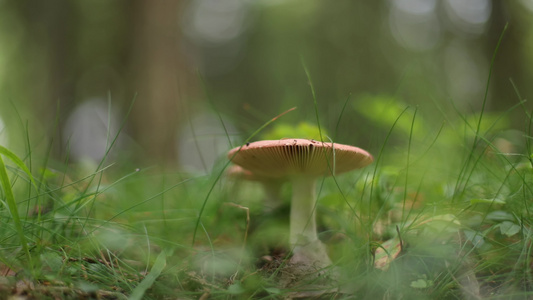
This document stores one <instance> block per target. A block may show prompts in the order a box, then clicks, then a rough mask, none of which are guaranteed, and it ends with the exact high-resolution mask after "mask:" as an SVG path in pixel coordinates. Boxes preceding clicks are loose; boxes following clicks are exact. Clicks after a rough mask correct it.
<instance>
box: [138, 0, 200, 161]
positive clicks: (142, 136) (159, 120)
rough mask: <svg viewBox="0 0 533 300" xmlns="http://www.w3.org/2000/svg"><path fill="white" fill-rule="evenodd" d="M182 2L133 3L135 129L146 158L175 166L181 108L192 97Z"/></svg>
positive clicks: (141, 0)
mask: <svg viewBox="0 0 533 300" xmlns="http://www.w3.org/2000/svg"><path fill="white" fill-rule="evenodd" d="M181 2H182V1H148V0H137V1H135V2H134V7H135V8H134V10H135V11H134V12H133V18H132V23H133V24H134V28H133V31H132V36H133V44H132V49H131V50H132V57H131V63H132V70H131V72H132V73H131V75H132V80H131V83H132V86H131V90H133V91H137V100H136V103H135V106H134V109H133V116H132V121H133V123H132V125H133V132H134V136H135V138H136V140H137V142H138V143H139V144H140V146H141V147H142V149H143V150H144V153H143V156H144V158H148V159H149V160H152V161H166V162H168V161H175V159H176V157H177V150H176V136H177V129H178V126H179V122H180V119H181V118H182V117H183V115H182V113H181V112H180V107H181V106H182V105H181V104H180V103H181V102H182V101H183V98H185V97H186V96H187V94H188V92H189V91H187V90H185V89H184V87H185V86H187V85H188V83H189V81H190V80H189V79H188V78H191V75H190V74H187V73H188V72H187V71H186V68H184V66H183V64H184V61H183V56H182V54H181V52H182V51H181V50H182V49H181V44H180V40H181V32H180V30H179V16H180V6H181V4H182V3H181Z"/></svg>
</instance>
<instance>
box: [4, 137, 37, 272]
mask: <svg viewBox="0 0 533 300" xmlns="http://www.w3.org/2000/svg"><path fill="white" fill-rule="evenodd" d="M0 147H1V146H0ZM1 149H3V150H5V151H7V153H9V154H12V153H11V152H10V151H8V150H7V149H5V148H4V147H1ZM2 154H4V153H3V151H2ZM8 157H10V156H8ZM13 157H14V158H15V161H16V162H15V163H16V164H17V165H18V163H17V161H18V160H19V159H18V157H16V156H15V155H14V154H13ZM10 158H11V157H10ZM20 162H22V161H20ZM22 165H23V166H24V164H22ZM24 168H26V166H24ZM30 178H31V177H30ZM0 184H1V185H2V187H3V189H4V195H5V197H6V203H7V206H8V209H9V212H10V213H11V217H12V218H13V222H14V223H15V229H16V231H17V234H18V236H19V239H20V245H21V246H22V250H23V251H24V253H25V254H26V256H27V258H28V262H29V263H30V267H33V264H32V260H31V255H30V251H29V249H28V243H27V241H26V236H25V235H24V229H23V228H22V223H21V221H20V216H19V212H18V208H17V203H16V202H15V196H14V195H13V190H12V189H11V181H10V180H9V176H8V175H7V169H6V165H5V164H4V159H3V158H2V156H1V155H0Z"/></svg>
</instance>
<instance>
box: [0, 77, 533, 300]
mask: <svg viewBox="0 0 533 300" xmlns="http://www.w3.org/2000/svg"><path fill="white" fill-rule="evenodd" d="M306 73H307V71H306ZM307 75H308V79H309V81H310V82H311V80H310V78H309V77H310V76H309V74H308V73H307ZM311 88H312V94H313V97H314V88H313V87H311ZM517 94H518V93H517ZM518 95H519V94H518ZM364 100H365V101H368V96H367V97H366V98H365V99H364ZM314 101H315V104H316V101H317V100H316V98H314ZM357 101H358V100H357V99H351V97H350V98H348V99H346V102H345V103H344V106H343V107H342V111H341V115H343V116H345V117H346V115H348V111H349V110H350V109H351V105H349V104H353V107H354V108H355V109H357V107H359V106H358V104H357ZM373 101H374V103H376V104H377V105H375V107H374V109H376V110H377V111H375V112H374V114H378V115H381V116H389V117H388V119H387V118H385V117H384V118H381V119H379V120H377V119H376V120H374V121H373V122H382V123H381V124H378V123H376V128H378V127H379V126H382V125H383V124H387V125H386V126H388V127H387V128H388V129H387V130H386V131H377V132H378V133H377V134H376V135H379V140H380V142H379V144H377V145H374V149H375V150H374V151H372V152H373V153H374V155H375V162H374V164H373V165H371V166H370V167H367V168H366V169H364V170H360V171H355V172H351V173H348V174H344V175H340V176H336V177H333V178H332V177H328V178H324V179H323V180H322V181H321V182H319V184H318V197H319V201H318V205H317V207H316V210H317V217H318V224H319V227H320V238H321V240H322V241H324V243H325V244H326V245H327V247H328V252H329V254H330V257H331V258H332V261H333V263H334V268H332V269H334V272H332V273H328V272H327V270H326V272H325V273H321V274H323V276H322V277H321V278H320V277H319V278H317V277H314V278H304V279H299V280H295V281H294V282H292V283H290V284H287V281H289V282H290V281H291V280H292V279H294V278H291V277H290V274H286V273H284V268H283V265H284V264H285V263H286V258H287V257H288V256H289V255H290V249H289V248H288V245H287V244H288V241H287V240H288V227H287V226H288V224H287V219H288V217H287V212H288V208H287V207H286V206H284V207H281V208H279V209H277V210H274V211H272V212H268V213H265V212H264V210H263V205H262V203H261V199H262V197H263V192H262V190H261V189H260V187H259V186H258V185H256V184H254V183H250V182H238V181H235V180H232V179H230V178H227V177H226V176H225V172H224V170H225V168H226V167H227V166H228V160H227V159H226V158H225V157H222V158H220V161H219V162H218V163H217V164H216V165H215V166H214V167H213V170H212V172H211V173H210V174H209V175H207V176H196V175H194V174H187V173H181V172H175V173H163V172H162V171H160V170H157V169H156V168H152V169H151V168H147V169H140V168H139V167H138V166H132V165H130V164H129V163H128V162H124V161H120V160H118V161H116V162H115V163H111V164H106V161H107V160H106V159H105V158H104V160H102V162H99V163H98V164H95V165H93V166H90V167H91V168H90V169H88V168H87V167H86V166H85V167H84V168H81V167H80V166H78V165H76V164H65V163H59V162H55V161H53V160H52V159H50V157H49V156H48V155H44V158H40V157H38V154H36V153H38V151H36V150H35V149H31V148H30V147H29V145H30V144H29V142H28V143H27V145H28V149H27V150H26V152H25V153H19V154H18V156H17V155H16V154H15V153H13V152H11V151H10V150H8V149H6V148H3V147H2V148H0V156H1V158H2V160H0V182H1V186H2V194H1V201H2V204H3V205H2V206H1V207H0V272H1V273H0V297H2V298H8V297H9V296H11V295H20V296H23V297H28V298H39V299H40V298H50V299H55V298H71V299H78V298H99V299H126V298H130V299H176V298H179V299H198V298H201V299H206V298H208V297H209V299H219V298H220V299H243V298H256V299H283V298H286V297H289V296H291V295H292V296H294V295H297V294H298V293H300V295H305V294H303V293H308V294H307V295H309V293H310V292H311V291H310V290H312V289H313V288H318V289H319V290H320V291H323V290H324V282H325V283H326V285H331V287H332V288H336V292H328V293H325V294H323V295H322V298H324V299H332V298H334V299H391V298H394V299H395V298H403V299H479V298H490V299H524V298H531V297H533V286H532V285H533V275H532V271H531V265H532V257H533V256H532V255H533V253H532V252H533V249H532V244H533V243H532V237H533V232H532V229H531V226H532V224H531V223H532V216H531V213H532V210H533V203H532V202H531V199H532V198H533V184H532V183H533V164H532V153H531V146H530V143H531V131H530V130H531V123H532V114H531V113H530V112H528V111H527V110H526V108H525V106H524V105H523V101H522V99H521V97H520V96H519V102H518V104H517V105H515V106H513V107H512V108H511V109H510V110H517V109H521V110H522V111H523V113H524V114H523V115H524V124H525V129H524V130H522V131H521V132H520V134H519V138H518V139H517V138H516V131H509V130H507V129H508V128H507V127H506V126H505V125H502V124H504V122H503V121H505V119H506V118H507V115H508V112H503V113H501V114H493V115H491V114H489V113H487V112H484V111H483V112H482V113H478V114H472V115H467V114H464V113H461V112H459V111H458V110H455V111H453V112H452V113H445V112H444V111H445V110H444V109H442V110H441V111H442V112H443V119H445V120H446V122H445V123H442V124H439V125H437V126H435V124H433V123H431V122H430V121H428V120H430V119H431V118H432V116H426V115H424V111H423V110H422V109H420V108H412V107H408V106H406V107H403V108H401V109H400V110H397V111H396V113H392V114H391V113H390V111H389V112H388V113H382V111H379V110H382V109H388V108H390V105H388V104H387V105H380V101H381V98H379V97H376V98H375V99H373ZM386 101H387V102H386V103H389V104H390V99H386ZM315 107H316V106H315ZM367 109H368V108H367ZM315 113H316V123H317V124H320V115H319V112H318V110H315ZM365 113H372V112H368V111H366V112H365ZM380 113H381V114H380ZM281 115H283V114H281ZM281 115H280V116H281ZM280 116H278V117H275V118H273V119H270V121H268V122H266V123H265V125H264V126H262V127H260V128H259V129H258V130H257V131H255V132H254V133H253V134H252V135H250V136H249V137H246V138H243V142H242V144H245V143H246V142H248V141H250V140H252V138H255V136H256V135H257V134H259V132H260V131H261V130H262V129H264V128H265V127H267V126H276V125H277V123H278V122H281V121H280V120H278V118H279V117H280ZM338 118H339V119H338V121H337V122H336V124H335V125H336V126H335V136H336V135H337V133H338V132H339V130H343V129H342V127H340V126H339V124H340V116H338ZM433 118H434V116H433ZM406 124H407V125H406ZM283 128H286V127H283ZM318 128H319V130H320V132H319V136H322V137H323V138H324V140H326V139H327V138H328V136H327V135H326V134H325V130H323V129H322V128H321V127H320V126H318ZM420 128H422V129H423V130H420ZM284 130H286V129H284ZM26 135H28V133H26ZM27 140H28V141H29V140H30V138H29V137H28V136H27ZM109 140H110V143H109V145H110V146H109V147H111V146H112V145H113V144H114V141H115V140H116V137H109ZM358 146H362V147H363V148H366V147H365V146H364V145H358ZM45 153H48V151H45ZM20 157H24V159H21V158H20ZM4 158H5V160H3V159H4ZM4 162H5V163H4ZM39 162H41V165H40V167H39V168H36V167H35V166H36V165H39ZM26 165H27V166H26ZM333 167H334V166H333ZM57 170H62V171H57ZM88 170H90V171H88ZM283 196H284V197H285V198H286V199H288V198H289V196H290V187H289V186H285V187H284V190H283ZM332 274H335V275H336V276H337V278H336V279H335V280H333V279H331V278H330V277H328V276H332Z"/></svg>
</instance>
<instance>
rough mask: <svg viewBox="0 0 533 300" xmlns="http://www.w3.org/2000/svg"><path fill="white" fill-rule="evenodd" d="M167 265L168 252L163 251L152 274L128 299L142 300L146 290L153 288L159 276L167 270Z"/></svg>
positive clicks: (153, 267)
mask: <svg viewBox="0 0 533 300" xmlns="http://www.w3.org/2000/svg"><path fill="white" fill-rule="evenodd" d="M166 265H167V252H166V251H162V252H161V253H159V255H158V256H157V258H156V260H155V263H154V265H153V266H152V269H151V270H150V273H148V275H146V277H144V279H143V280H142V281H141V283H139V285H138V286H137V287H136V288H135V289H133V292H132V293H131V295H130V297H129V298H128V299H130V300H140V299H142V298H143V296H144V293H145V292H146V290H147V289H149V288H150V287H152V285H153V284H154V282H155V280H156V279H157V277H159V275H161V272H163V269H165V266H166Z"/></svg>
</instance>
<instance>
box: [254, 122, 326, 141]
mask: <svg viewBox="0 0 533 300" xmlns="http://www.w3.org/2000/svg"><path fill="white" fill-rule="evenodd" d="M322 136H323V137H324V141H327V136H328V134H327V132H325V131H324V129H322ZM262 138H263V139H265V140H279V139H285V138H300V139H310V140H317V141H320V130H319V128H318V127H317V126H315V125H312V124H310V123H307V122H300V123H298V125H296V126H294V125H291V124H286V123H275V125H274V127H273V129H271V130H270V131H268V132H266V133H265V134H263V136H262Z"/></svg>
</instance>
